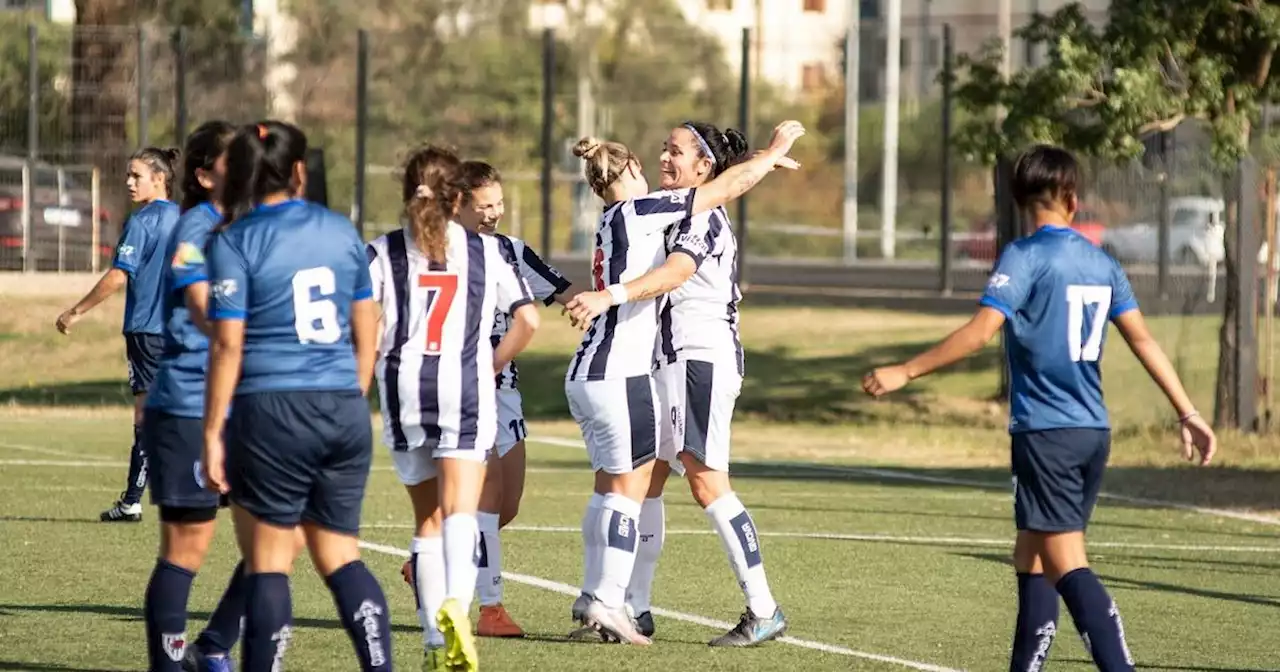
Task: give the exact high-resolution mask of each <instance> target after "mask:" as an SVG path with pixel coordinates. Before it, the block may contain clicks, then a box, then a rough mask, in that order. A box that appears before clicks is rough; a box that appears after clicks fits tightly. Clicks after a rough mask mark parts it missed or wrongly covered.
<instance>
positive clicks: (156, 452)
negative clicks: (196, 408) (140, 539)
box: [142, 408, 220, 509]
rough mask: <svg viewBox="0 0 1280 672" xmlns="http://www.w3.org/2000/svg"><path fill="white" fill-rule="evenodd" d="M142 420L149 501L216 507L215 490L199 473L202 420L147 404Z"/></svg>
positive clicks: (193, 507) (163, 503)
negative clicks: (148, 479)
mask: <svg viewBox="0 0 1280 672" xmlns="http://www.w3.org/2000/svg"><path fill="white" fill-rule="evenodd" d="M142 423H143V424H142V445H143V447H144V448H145V449H146V451H147V460H148V463H147V464H148V468H149V469H150V471H151V503H152V504H155V505H156V506H161V507H172V508H182V509H214V508H217V507H218V504H219V501H220V498H219V496H218V493H216V492H211V491H209V490H206V489H205V482H204V477H203V475H202V473H201V464H200V457H201V455H202V453H203V452H204V420H202V419H201V418H185V417H182V416H177V415H170V414H168V413H165V412H164V411H160V410H156V409H154V408H148V409H147V411H146V416H145V417H144V418H143V421H142Z"/></svg>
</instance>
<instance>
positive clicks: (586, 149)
mask: <svg viewBox="0 0 1280 672" xmlns="http://www.w3.org/2000/svg"><path fill="white" fill-rule="evenodd" d="M601 144H602V143H601V142H600V140H599V139H597V138H593V137H585V138H583V139H581V140H579V141H578V143H577V144H575V145H574V146H573V155H574V156H576V157H578V158H580V159H583V160H586V161H590V160H591V159H593V158H595V156H596V153H597V152H599V151H600V146H601Z"/></svg>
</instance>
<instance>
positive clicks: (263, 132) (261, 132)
mask: <svg viewBox="0 0 1280 672" xmlns="http://www.w3.org/2000/svg"><path fill="white" fill-rule="evenodd" d="M268 133H269V131H267V127H266V126H265V125H264V124H258V139H259V140H266V139H267V135H268Z"/></svg>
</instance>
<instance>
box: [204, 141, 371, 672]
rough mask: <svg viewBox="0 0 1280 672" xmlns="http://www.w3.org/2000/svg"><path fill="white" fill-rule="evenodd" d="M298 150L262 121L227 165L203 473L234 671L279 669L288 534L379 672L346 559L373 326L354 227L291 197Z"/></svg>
mask: <svg viewBox="0 0 1280 672" xmlns="http://www.w3.org/2000/svg"><path fill="white" fill-rule="evenodd" d="M306 149H307V139H306V136H305V135H303V133H302V131H300V130H298V129H297V128H295V127H294V126H291V125H289V124H285V123H281V122H276V121H264V122H261V123H259V124H255V125H250V126H245V127H243V128H241V129H240V131H239V132H237V133H236V136H235V138H234V139H233V140H232V141H231V145H230V147H229V149H228V151H227V182H226V185H225V187H224V192H223V193H224V198H223V203H224V214H223V218H222V222H221V223H220V224H219V226H218V228H217V229H215V232H214V233H213V234H212V235H211V237H210V242H209V245H208V268H209V285H210V300H209V318H210V320H211V322H212V327H213V336H212V338H211V343H210V353H209V375H208V384H207V386H206V392H205V412H204V455H203V462H204V468H205V471H206V478H207V480H208V485H209V487H210V488H212V489H215V490H217V491H218V492H221V493H224V494H225V493H230V496H231V502H232V510H233V514H234V518H235V523H236V533H237V536H238V537H239V538H240V540H241V542H242V543H241V550H242V552H243V553H244V558H245V602H246V608H245V612H246V613H245V629H244V641H243V644H242V646H243V651H242V655H243V658H242V660H243V668H244V671H245V672H259V671H261V672H266V671H267V670H272V669H279V666H280V665H282V662H281V661H282V660H283V657H284V654H285V649H286V648H287V646H288V641H289V638H290V632H291V630H292V625H291V621H292V606H291V602H290V600H291V597H290V591H289V573H290V572H291V571H292V568H293V562H294V559H295V556H296V551H297V549H296V546H295V545H294V530H295V528H296V527H298V526H301V527H302V529H303V531H304V533H305V534H306V538H307V545H308V547H309V548H310V551H311V558H312V561H313V563H314V564H315V567H316V570H317V571H318V572H319V573H320V575H321V576H323V577H324V580H325V583H326V584H327V585H328V586H329V590H330V591H331V592H332V593H333V597H334V603H335V604H336V605H337V607H338V614H339V619H340V621H341V623H342V625H343V627H344V628H346V630H347V633H348V634H349V635H350V637H351V642H352V644H353V645H354V647H355V650H356V655H357V658H358V659H359V665H360V669H362V670H365V671H366V672H368V671H370V670H378V671H382V670H390V669H392V665H391V640H390V618H389V613H388V610H387V603H386V598H385V597H384V595H383V592H382V588H381V586H379V585H378V581H377V579H375V578H374V576H373V574H371V573H370V572H369V570H368V568H366V567H365V565H364V563H363V562H362V561H361V560H360V551H359V548H358V546H357V542H358V540H357V535H358V533H359V528H360V507H361V503H362V500H363V498H364V488H365V483H366V481H367V480H368V477H369V467H370V462H371V459H372V427H371V423H370V421H369V408H368V405H367V402H366V401H365V398H364V393H365V391H367V389H368V386H369V381H370V379H371V378H372V376H373V364H374V357H375V348H376V334H375V331H376V329H377V315H376V313H375V306H374V303H373V301H372V300H371V296H372V290H371V286H370V279H369V270H368V266H367V260H366V257H365V250H364V243H363V242H362V241H361V240H360V237H359V235H358V234H357V233H356V230H355V227H353V226H352V224H351V222H350V221H349V220H347V219H346V218H345V217H343V216H341V215H338V214H335V213H333V212H331V211H329V210H327V209H325V208H323V207H321V206H319V205H315V204H311V203H307V202H305V201H302V200H298V199H296V198H294V197H293V195H294V194H296V193H302V192H303V185H305V181H306V164H305V161H304V157H305V154H306ZM233 396H234V397H235V403H234V405H233V404H232V397H233ZM228 409H230V410H231V414H230V418H228V417H227V415H228V413H227V412H228ZM224 426H225V429H226V445H225V448H224V445H223V429H224Z"/></svg>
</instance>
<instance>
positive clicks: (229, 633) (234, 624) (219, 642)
mask: <svg viewBox="0 0 1280 672" xmlns="http://www.w3.org/2000/svg"><path fill="white" fill-rule="evenodd" d="M244 610H245V578H244V562H241V563H240V564H238V565H236V570H235V572H233V573H232V574H231V581H230V582H229V583H227V589H226V591H224V592H223V593H222V599H220V600H218V607H217V608H216V609H214V610H213V615H212V616H210V617H209V624H208V625H206V626H205V627H204V632H201V633H200V637H199V638H198V639H196V646H197V647H199V648H200V652H201V653H203V654H205V655H224V656H225V655H226V654H227V653H228V652H229V651H231V647H233V646H235V645H236V640H237V639H240V621H241V619H243V618H244Z"/></svg>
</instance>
